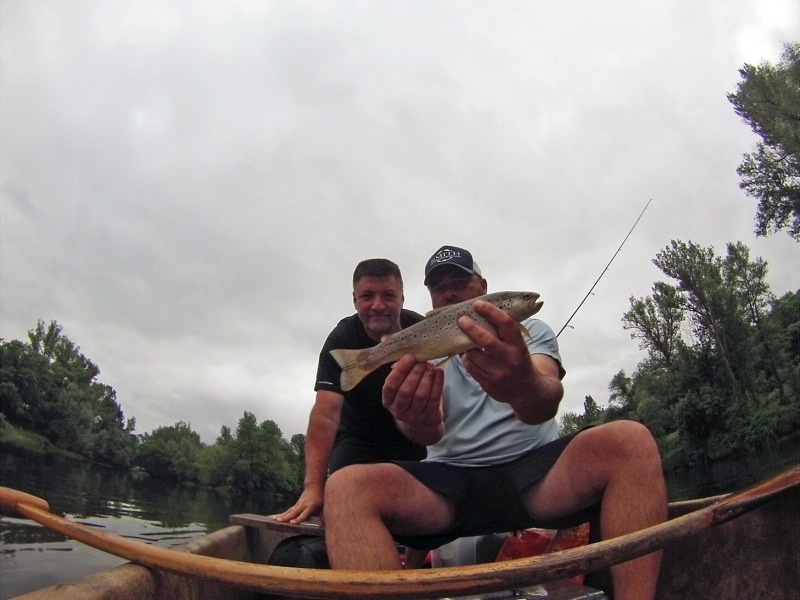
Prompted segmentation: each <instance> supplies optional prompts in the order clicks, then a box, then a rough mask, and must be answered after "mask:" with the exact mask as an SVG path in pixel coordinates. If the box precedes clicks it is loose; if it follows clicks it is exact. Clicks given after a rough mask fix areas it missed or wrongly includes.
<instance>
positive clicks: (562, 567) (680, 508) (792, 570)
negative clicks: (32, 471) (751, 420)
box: [3, 465, 800, 600]
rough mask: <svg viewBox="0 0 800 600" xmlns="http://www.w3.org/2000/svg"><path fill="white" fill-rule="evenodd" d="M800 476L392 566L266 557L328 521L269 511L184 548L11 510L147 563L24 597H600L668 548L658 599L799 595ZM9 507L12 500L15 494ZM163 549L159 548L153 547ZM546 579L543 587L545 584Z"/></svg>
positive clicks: (21, 506)
mask: <svg viewBox="0 0 800 600" xmlns="http://www.w3.org/2000/svg"><path fill="white" fill-rule="evenodd" d="M799 485H800V466H798V465H795V466H794V467H792V468H791V469H789V470H787V471H785V472H783V473H781V474H779V475H776V476H775V477H772V478H770V479H768V480H766V481H764V482H762V483H761V484H757V485H756V486H752V487H751V488H748V489H746V490H743V491H741V492H738V493H736V494H731V495H728V496H717V497H713V498H706V499H700V500H693V501H687V502H677V503H672V504H670V519H669V520H668V521H667V522H666V523H663V524H660V525H657V526H654V527H651V528H648V529H646V530H643V531H640V532H634V533H632V534H629V535H627V536H621V537H619V538H615V539H612V540H606V541H603V542H597V543H591V544H589V545H587V546H584V547H581V548H575V549H572V550H565V551H561V552H556V553H553V554H550V555H543V556H539V557H534V558H525V559H517V560H511V561H507V562H502V563H488V564H482V565H471V566H464V567H447V568H434V569H422V570H409V571H391V572H388V571H378V572H375V571H330V570H317V569H297V568H287V567H275V566H269V565H266V564H265V563H267V562H268V560H269V557H270V556H271V554H272V551H273V549H274V548H275V547H276V545H277V544H278V543H279V542H280V541H281V540H282V539H285V538H286V537H288V536H291V535H297V534H311V535H319V534H320V533H321V531H322V529H321V527H320V526H319V525H315V524H304V525H300V526H295V525H288V524H280V523H277V522H275V521H274V520H272V519H270V518H269V517H264V516H260V515H232V516H231V523H232V524H231V525H230V526H228V527H226V528H224V529H221V530H219V531H216V532H213V533H210V534H207V535H204V536H201V537H199V538H197V539H195V540H193V541H191V542H189V543H188V544H186V545H185V546H184V547H183V548H181V551H180V552H176V551H174V550H167V549H161V548H159V549H156V548H153V547H151V546H147V545H144V544H139V546H145V548H146V549H140V548H138V547H137V543H136V542H132V541H130V540H124V541H121V542H119V545H120V547H117V544H116V542H115V541H114V540H113V539H101V540H99V541H98V540H91V539H89V538H90V537H91V536H92V535H94V536H98V534H97V533H96V532H91V531H89V532H84V531H82V526H80V525H78V524H74V523H71V522H67V523H66V524H64V523H61V522H62V521H66V520H65V519H61V518H60V517H55V516H54V515H49V513H47V509H46V508H42V507H41V506H39V507H36V506H31V505H28V504H26V503H25V502H22V501H20V502H18V503H16V502H11V504H12V505H13V506H12V509H16V511H17V512H18V513H19V514H21V515H22V516H25V517H28V518H33V519H34V520H36V521H38V522H43V524H45V526H48V527H51V528H53V529H56V530H59V531H61V532H62V533H65V534H66V535H70V536H71V537H74V538H75V539H78V540H79V541H82V542H85V543H90V545H93V546H95V547H98V548H100V549H103V550H106V551H110V552H112V553H114V554H117V555H118V556H123V557H125V558H128V559H129V560H133V561H134V562H135V563H138V564H134V563H129V564H125V565H122V566H120V567H116V568H113V569H109V570H106V571H102V572H99V573H96V574H94V575H90V576H88V577H84V578H81V579H78V580H75V581H72V582H69V583H64V584H59V585H56V586H52V587H48V588H44V589H42V590H38V591H35V592H31V593H29V594H24V595H22V596H18V599H20V600H43V599H45V598H47V599H55V600H78V599H81V600H85V599H89V600H99V599H109V600H110V599H112V598H113V599H115V600H142V599H156V598H169V599H174V600H182V599H184V598H186V599H189V598H191V599H196V600H217V599H219V600H221V599H223V598H225V599H232V600H240V599H241V600H246V599H247V600H249V599H255V598H263V597H264V596H263V594H262V593H261V592H265V591H266V592H270V593H273V594H279V595H285V596H292V597H316V598H350V597H353V598H355V597H358V598H396V597H403V598H445V597H447V598H455V597H457V598H470V599H475V600H478V599H487V600H488V599H489V598H491V599H492V600H499V599H501V598H524V597H531V598H532V597H539V596H541V595H542V594H543V592H542V590H546V593H548V596H547V597H548V598H550V599H551V600H555V599H559V600H561V599H567V598H576V599H577V598H581V599H595V598H596V599H598V600H600V599H602V598H607V597H608V596H607V595H606V594H605V593H604V592H603V591H602V590H607V589H608V587H607V586H608V582H609V579H608V572H607V567H608V566H610V565H613V564H616V563H618V562H623V561H624V560H628V559H630V558H632V557H634V556H638V555H641V554H645V553H648V552H651V551H653V550H654V549H658V548H663V549H664V558H663V562H662V568H661V574H660V577H659V584H658V591H657V595H656V597H657V598H658V599H659V600H673V599H674V600H678V599H680V600H686V599H688V598H691V599H697V600H702V599H706V598H707V599H709V600H711V599H714V600H725V599H730V600H739V599H741V598H759V599H775V600H786V599H790V600H791V599H796V598H800V586H799V584H798V582H800V539H799V538H800V522H799V521H800V495H799V493H798V487H799ZM44 505H45V506H46V503H44ZM3 509H4V510H6V511H7V510H8V506H7V504H3ZM48 515H49V516H48ZM50 521H52V522H50ZM57 527H62V529H57ZM87 529H88V528H87ZM82 537H84V538H85V539H82ZM106 537H110V538H113V537H115V536H108V535H107V534H106ZM93 542H94V543H93ZM153 553H156V554H158V556H156V557H154V558H153V557H151V556H149V555H151V554H153ZM176 557H178V558H176ZM219 559H225V560H219ZM162 561H163V562H162ZM142 565H150V566H142ZM182 565H188V566H187V567H186V568H184V566H182ZM231 573H233V575H231ZM579 573H587V574H588V576H587V579H586V586H579V587H578V586H574V585H572V584H565V583H564V582H563V580H564V579H565V578H567V577H572V576H573V575H576V574H579ZM537 586H539V588H541V589H534V588H537ZM520 589H530V590H532V591H531V592H530V595H528V596H525V595H519V594H517V595H515V590H520ZM537 594H538V595H537Z"/></svg>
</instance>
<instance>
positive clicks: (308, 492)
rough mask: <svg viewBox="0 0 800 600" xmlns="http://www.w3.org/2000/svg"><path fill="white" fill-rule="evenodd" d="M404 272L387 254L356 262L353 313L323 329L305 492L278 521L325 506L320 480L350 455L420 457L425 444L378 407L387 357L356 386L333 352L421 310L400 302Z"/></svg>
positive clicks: (373, 341) (350, 460)
mask: <svg viewBox="0 0 800 600" xmlns="http://www.w3.org/2000/svg"><path fill="white" fill-rule="evenodd" d="M403 300H404V297H403V278H402V276H401V274H400V269H399V267H398V266H397V265H396V264H395V263H393V262H392V261H390V260H386V259H383V258H373V259H368V260H364V261H362V262H360V263H359V264H358V265H357V266H356V268H355V271H354V273H353V304H354V305H355V308H356V314H354V315H351V316H349V317H345V318H344V319H342V320H341V321H339V324H338V325H337V326H336V327H335V328H334V330H333V331H332V332H331V333H330V335H328V339H327V340H326V341H325V344H324V345H323V347H322V351H321V352H320V356H319V365H318V367H317V382H316V384H315V386H314V390H315V391H316V392H317V394H316V399H315V401H314V407H313V408H312V409H311V415H310V417H309V421H308V432H307V434H306V474H305V480H304V489H303V493H302V494H301V495H300V498H299V499H298V500H297V502H296V503H295V505H294V506H292V507H291V508H289V509H288V510H286V511H285V512H284V513H282V514H280V515H277V516H276V519H277V520H279V521H288V522H291V523H302V522H303V521H305V520H306V519H308V518H309V517H311V516H314V515H318V514H320V512H321V510H322V504H323V498H324V490H325V480H326V478H327V476H328V475H329V474H330V473H333V472H334V471H336V470H337V469H341V468H342V467H344V466H347V465H350V464H355V463H369V462H385V461H387V460H421V459H423V458H425V447H424V446H419V445H417V444H414V443H413V442H411V441H409V440H408V439H407V438H406V437H405V436H404V435H403V434H402V433H400V431H399V430H398V429H397V426H396V425H395V421H394V417H392V415H391V414H390V413H389V411H388V410H386V409H385V408H384V407H383V404H382V403H381V393H382V389H383V382H384V380H385V379H386V377H387V376H388V375H389V372H390V370H391V365H383V366H382V367H380V368H378V369H376V370H375V371H373V372H372V373H370V374H369V375H368V376H367V377H366V378H365V379H364V380H362V381H361V382H360V383H359V384H358V385H357V386H356V387H355V388H353V389H352V390H350V391H349V392H343V391H342V390H341V387H340V386H339V376H340V374H341V372H342V369H341V367H339V365H338V364H337V363H336V361H335V360H334V359H333V357H332V356H331V354H330V350H334V349H337V348H348V349H361V348H369V347H371V346H375V345H377V344H378V343H379V342H380V340H381V337H383V336H385V335H390V334H392V333H396V332H398V331H400V329H403V328H405V327H408V326H410V325H413V324H414V323H417V322H418V321H420V320H421V319H422V318H423V317H422V315H419V314H417V313H415V312H413V311H409V310H405V309H403Z"/></svg>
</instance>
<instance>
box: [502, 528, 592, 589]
mask: <svg viewBox="0 0 800 600" xmlns="http://www.w3.org/2000/svg"><path fill="white" fill-rule="evenodd" d="M588 543H589V523H582V524H581V525H578V526H577V527H572V528H570V529H561V530H559V531H553V530H552V529H523V530H522V531H516V532H514V533H510V534H509V535H508V537H507V538H506V540H505V541H504V542H503V545H502V546H501V547H500V551H499V552H498V553H497V558H496V559H495V560H497V561H501V560H511V559H514V558H525V557H527V556H538V555H540V554H547V553H549V552H557V551H559V550H567V549H569V548H577V547H579V546H585V545H586V544H588ZM585 577H586V576H585V575H576V576H575V577H571V578H570V579H568V580H567V581H571V582H572V583H577V584H582V583H583V580H584V578H585Z"/></svg>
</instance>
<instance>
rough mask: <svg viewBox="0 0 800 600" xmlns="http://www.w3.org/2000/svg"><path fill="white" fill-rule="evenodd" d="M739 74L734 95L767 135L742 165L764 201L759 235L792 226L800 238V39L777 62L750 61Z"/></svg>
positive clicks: (747, 184) (747, 182)
mask: <svg viewBox="0 0 800 600" xmlns="http://www.w3.org/2000/svg"><path fill="white" fill-rule="evenodd" d="M739 74H740V75H741V77H742V80H741V81H740V82H739V84H738V85H737V89H736V92H735V93H733V94H728V100H729V101H730V102H731V104H733V108H734V110H735V111H736V114H738V115H739V116H740V117H742V119H744V120H745V121H746V122H747V123H748V124H749V125H750V127H751V128H752V130H753V131H754V132H755V133H756V134H757V135H758V136H759V137H760V138H761V141H760V142H759V143H758V145H757V146H756V151H755V152H754V153H748V154H745V156H744V161H743V162H742V164H741V165H739V168H738V169H737V173H738V174H739V176H740V177H741V182H740V184H739V185H740V187H741V188H742V189H743V190H744V191H745V192H746V193H747V195H749V196H751V197H753V198H755V199H757V200H758V209H757V212H756V235H759V236H766V235H768V234H770V233H774V232H777V231H780V230H782V229H787V230H788V233H789V235H790V236H792V237H793V238H794V239H795V240H798V241H800V44H798V43H791V44H786V45H785V46H784V51H783V56H782V59H781V61H780V62H779V63H778V64H777V65H773V64H770V63H768V62H764V63H762V64H761V65H758V66H753V65H749V64H745V65H744V67H743V68H742V69H740V71H739Z"/></svg>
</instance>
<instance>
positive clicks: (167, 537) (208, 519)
mask: <svg viewBox="0 0 800 600" xmlns="http://www.w3.org/2000/svg"><path fill="white" fill-rule="evenodd" d="M798 460H800V457H799V456H798V440H797V438H796V437H795V438H793V439H792V440H788V441H787V442H784V443H782V444H777V445H774V446H772V447H771V448H769V449H767V450H762V451H761V452H759V453H757V454H755V453H754V454H753V455H751V456H749V457H747V458H746V459H742V460H738V461H729V462H724V463H720V464H717V465H715V466H714V467H713V468H709V469H696V470H694V471H692V472H691V473H686V474H681V475H680V476H678V475H671V476H668V479H667V482H668V488H669V497H670V500H684V499H688V498H696V497H702V496H709V495H714V494H721V493H726V492H730V491H734V490H737V489H740V488H741V487H744V486H746V485H749V484H751V483H754V482H756V481H758V480H760V479H762V478H764V477H767V476H769V475H771V474H774V473H776V472H778V471H780V470H781V469H783V468H785V467H787V466H789V465H792V464H796V463H797V462H798ZM0 485H3V486H5V487H11V488H15V489H19V490H22V491H25V492H28V493H30V494H33V495H35V496H38V497H40V498H44V499H45V500H47V501H48V502H49V504H50V511H51V512H52V513H54V514H58V515H61V516H65V517H67V518H69V519H72V520H75V521H78V522H80V523H85V524H88V525H91V526H94V527H98V528H101V529H103V530H105V531H108V532H111V533H114V534H117V535H121V536H124V537H127V538H131V539H136V540H140V541H143V542H146V543H148V544H156V545H159V546H165V547H174V546H177V545H180V544H183V543H185V542H187V541H188V540H190V539H192V538H194V537H196V536H199V535H202V534H203V533H205V532H207V531H214V530H216V529H219V528H221V527H224V526H226V525H227V524H228V516H229V515H230V514H233V513H241V512H253V513H260V514H272V513H275V512H277V511H278V510H280V509H282V508H284V507H283V506H279V505H276V504H275V502H274V501H271V500H269V499H267V500H261V501H255V500H252V499H249V500H245V499H237V498H235V497H232V496H230V495H229V494H226V493H223V492H218V491H214V490H208V489H204V488H198V487H187V486H180V485H176V484H173V483H170V482H165V481H163V480H157V479H153V478H150V477H146V476H143V475H136V474H135V473H134V474H131V473H127V472H122V471H116V470H112V469H108V468H106V467H102V466H99V465H94V464H90V463H86V462H79V461H74V460H69V459H65V458H63V457H52V456H51V457H41V456H38V455H28V454H20V453H10V452H4V453H3V454H2V456H0ZM123 562H125V561H123V560H122V559H119V558H116V557H114V556H112V555H110V554H106V553H104V552H101V551H99V550H95V549H94V548H90V547H88V546H85V545H83V544H80V543H78V542H74V541H72V540H70V539H68V538H65V537H64V536H62V535H60V534H56V533H53V532H51V531H49V530H47V529H46V528H44V527H41V526H39V525H38V524H36V523H33V522H31V521H27V520H23V519H15V518H8V517H2V518H0V600H5V599H7V598H12V597H14V596H17V595H19V594H22V593H25V592H29V591H32V590H35V589H38V588H41V587H44V586H48V585H53V584H56V583H60V582H64V581H68V580H71V579H75V578H77V577H81V576H84V575H88V574H90V573H94V572H96V571H100V570H102V569H107V568H109V567H113V566H116V565H119V564H122V563H123Z"/></svg>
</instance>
